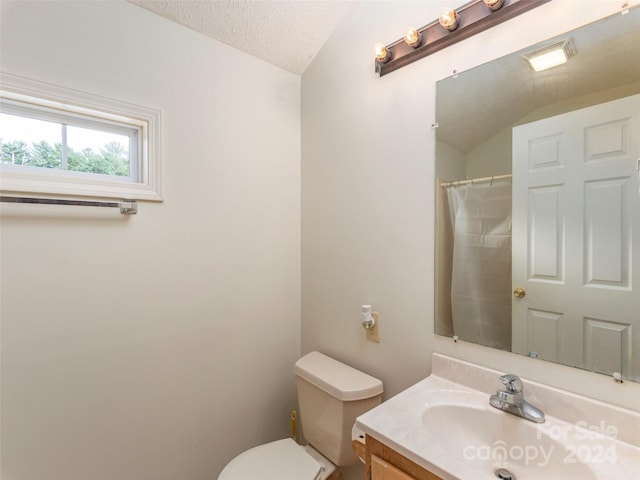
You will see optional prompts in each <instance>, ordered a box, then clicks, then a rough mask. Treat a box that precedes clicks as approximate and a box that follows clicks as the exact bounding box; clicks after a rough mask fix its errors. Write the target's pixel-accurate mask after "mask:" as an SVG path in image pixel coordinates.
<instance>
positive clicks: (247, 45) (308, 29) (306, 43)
mask: <svg viewBox="0 0 640 480" xmlns="http://www.w3.org/2000/svg"><path fill="white" fill-rule="evenodd" d="M129 1H130V2H131V3H133V4H135V5H138V6H140V7H142V8H145V9H146V10H149V11H150V12H153V13H156V14H158V15H161V16H163V17H165V18H167V19H169V20H172V21H174V22H177V23H180V24H182V25H184V26H186V27H188V28H191V29H193V30H196V31H198V32H200V33H202V34H204V35H206V36H208V37H211V38H214V39H216V40H219V41H221V42H223V43H226V44H227V45H230V46H232V47H235V48H237V49H239V50H242V51H243V52H246V53H248V54H250V55H253V56H255V57H258V58H261V59H262V60H265V61H267V62H269V63H271V64H273V65H277V66H279V67H282V68H284V69H285V70H288V71H290V72H293V73H296V74H302V73H303V72H304V70H305V69H306V68H307V66H309V64H310V63H311V61H312V60H313V58H314V57H315V55H316V54H317V53H318V51H319V50H320V49H321V48H322V45H324V43H325V42H326V41H327V38H329V36H330V35H331V33H332V32H333V31H334V30H335V28H336V27H337V25H338V23H340V21H341V20H342V18H343V16H344V15H345V13H346V12H347V10H348V9H349V7H350V5H351V2H352V0H129Z"/></svg>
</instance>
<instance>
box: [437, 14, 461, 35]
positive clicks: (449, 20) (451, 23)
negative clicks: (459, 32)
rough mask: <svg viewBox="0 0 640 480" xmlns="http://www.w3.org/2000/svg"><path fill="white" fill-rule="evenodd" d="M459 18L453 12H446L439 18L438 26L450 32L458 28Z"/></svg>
mask: <svg viewBox="0 0 640 480" xmlns="http://www.w3.org/2000/svg"><path fill="white" fill-rule="evenodd" d="M458 22H459V17H458V14H457V13H456V11H455V10H447V11H446V12H444V13H443V14H442V16H441V17H440V25H442V26H443V27H444V28H446V29H447V30H449V31H450V32H451V31H453V30H455V29H456V28H458Z"/></svg>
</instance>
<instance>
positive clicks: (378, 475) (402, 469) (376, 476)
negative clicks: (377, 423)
mask: <svg viewBox="0 0 640 480" xmlns="http://www.w3.org/2000/svg"><path fill="white" fill-rule="evenodd" d="M356 453H358V452H356ZM364 454H365V458H364V460H365V465H366V467H365V480H442V479H441V478H440V477H438V476H437V475H434V474H433V473H431V472H430V471H428V470H426V469H425V468H423V467H421V466H420V465H418V464H416V463H414V462H413V461H411V460H409V459H408V458H407V457H405V456H404V455H401V454H399V453H398V452H396V451H395V450H393V449H392V448H389V447H387V446H386V445H385V444H384V443H381V442H379V441H377V440H376V439H375V438H373V437H370V436H369V435H367V437H366V444H365V448H364Z"/></svg>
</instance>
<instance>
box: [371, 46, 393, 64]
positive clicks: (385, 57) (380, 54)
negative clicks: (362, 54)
mask: <svg viewBox="0 0 640 480" xmlns="http://www.w3.org/2000/svg"><path fill="white" fill-rule="evenodd" d="M375 52H376V60H378V62H380V63H386V62H388V61H389V60H390V59H391V52H390V51H389V49H388V48H387V47H385V46H384V45H383V44H382V43H377V44H376V47H375Z"/></svg>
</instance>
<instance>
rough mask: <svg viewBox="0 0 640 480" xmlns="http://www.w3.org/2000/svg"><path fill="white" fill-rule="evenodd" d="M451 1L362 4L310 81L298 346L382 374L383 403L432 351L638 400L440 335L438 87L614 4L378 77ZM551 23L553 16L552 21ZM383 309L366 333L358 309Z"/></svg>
mask: <svg viewBox="0 0 640 480" xmlns="http://www.w3.org/2000/svg"><path fill="white" fill-rule="evenodd" d="M451 6H452V5H451V3H450V2H445V1H433V2H411V1H407V2H402V1H393V2H391V1H387V2H383V1H376V2H356V4H355V6H354V8H353V9H352V10H351V11H350V12H349V13H348V15H347V17H346V18H345V20H344V21H343V22H342V23H341V24H340V26H339V27H338V30H337V31H336V32H335V34H334V35H333V36H332V37H331V38H330V40H329V42H328V43H327V44H326V45H325V47H324V49H323V50H322V52H321V53H320V54H319V55H318V57H316V59H315V61H314V62H313V64H312V65H311V67H310V68H309V69H308V70H307V71H306V72H305V73H304V75H303V77H302V145H303V150H302V152H303V153H302V349H303V352H306V351H309V350H312V349H320V350H323V351H326V352H327V353H330V354H332V355H334V356H336V357H337V358H340V359H342V360H344V361H346V362H348V363H351V364H353V365H355V366H358V367H360V368H362V369H364V370H366V371H367V372H369V373H371V374H372V375H375V376H377V377H379V378H380V379H382V381H383V382H384V384H385V389H386V393H385V397H386V398H388V397H390V396H392V395H394V394H396V393H398V392H399V391H400V390H402V389H403V388H405V387H407V386H409V385H410V384H412V383H413V382H415V381H416V380H418V379H420V378H422V377H424V376H426V375H427V374H428V373H429V371H430V355H431V353H432V352H433V351H434V350H435V351H440V352H444V353H447V354H451V355H454V356H457V357H460V358H464V359H467V360H471V361H475V362H477V363H479V364H482V365H486V366H489V367H492V368H496V369H500V370H505V369H512V370H514V373H517V374H521V375H523V376H528V377H529V378H532V379H535V380H539V381H541V382H544V383H549V384H552V385H557V386H561V387H564V388H568V389H569V390H572V391H576V392H582V393H585V394H588V395H590V396H593V397H595V398H599V399H603V400H607V401H611V402H613V403H616V404H619V405H625V406H628V407H630V408H636V409H638V408H640V407H639V406H638V401H637V398H640V385H638V384H631V383H629V382H625V384H624V385H622V386H615V385H614V384H613V381H612V380H611V379H609V378H607V377H605V376H602V375H596V374H590V373H587V372H578V371H576V370H575V369H572V368H567V367H562V366H558V365H552V364H549V363H545V362H540V361H535V360H532V359H529V358H524V357H518V356H516V355H512V354H509V353H505V352H498V351H494V350H491V349H488V348H484V347H478V346H475V345H469V344H465V343H464V342H459V343H457V344H454V343H453V342H452V341H451V340H450V339H448V338H445V337H438V336H435V335H434V334H433V327H434V313H433V312H434V301H433V299H434V282H433V278H432V277H433V264H434V260H433V257H434V255H433V253H434V227H433V225H434V201H433V199H434V195H435V193H434V186H435V174H434V151H435V133H434V131H433V130H432V129H431V127H430V126H431V124H432V123H433V122H434V121H435V120H436V119H435V118H434V112H435V82H436V81H438V80H440V79H442V78H444V77H446V76H448V75H450V74H451V73H452V72H453V70H454V69H455V70H457V71H458V72H462V71H465V70H468V69H469V68H472V67H474V66H477V65H479V64H481V63H484V62H486V61H489V60H492V59H493V58H498V57H500V56H502V55H505V54H507V53H511V52H514V51H517V50H519V49H521V48H524V47H526V46H527V45H531V44H534V43H537V42H538V41H541V40H544V39H545V38H549V37H552V36H555V35H557V34H560V33H562V32H565V31H569V30H571V29H573V28H576V27H578V26H580V25H583V24H585V23H589V22H591V21H593V20H596V19H598V18H600V17H602V16H605V15H608V14H611V13H613V12H616V11H618V9H619V8H620V2H619V1H617V0H589V1H574V0H554V1H553V2H549V3H546V4H544V5H543V6H541V7H539V8H537V9H536V10H534V11H531V12H528V13H526V14H524V15H522V16H520V17H517V18H515V19H512V20H510V21H508V22H506V23H505V24H503V25H500V26H497V27H495V28H493V29H491V30H489V31H487V32H484V33H482V34H479V35H476V36H474V37H472V38H471V39H468V40H465V41H463V42H460V43H458V44H456V45H453V46H451V47H449V48H447V49H446V50H444V51H441V52H438V53H435V54H433V55H431V56H429V57H426V58H424V59H422V60H420V61H418V62H416V63H414V64H412V65H410V66H407V67H405V68H403V69H401V70H398V71H396V72H393V73H391V74H389V75H387V76H385V77H383V78H378V77H377V75H375V74H374V71H373V53H372V52H373V45H374V44H375V43H377V42H385V43H390V42H391V41H394V40H396V39H398V38H400V36H401V35H402V32H403V31H404V30H405V29H406V28H407V26H408V25H415V26H420V25H424V24H426V23H428V22H429V21H431V20H432V19H435V18H437V17H438V15H439V14H440V13H441V12H442V11H443V10H445V9H446V8H450V7H451ZM549 19H554V21H550V20H549ZM362 303H371V304H373V306H374V309H376V310H378V311H379V312H380V314H381V319H382V324H381V327H380V332H381V333H380V336H381V343H380V344H375V343H371V342H366V341H365V339H364V331H363V329H362V328H361V327H360V314H359V305H360V304H362Z"/></svg>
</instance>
